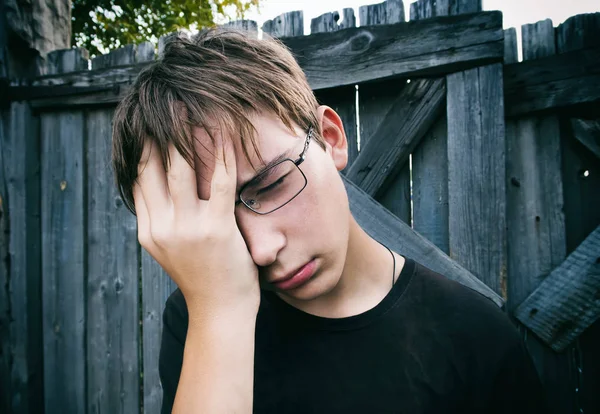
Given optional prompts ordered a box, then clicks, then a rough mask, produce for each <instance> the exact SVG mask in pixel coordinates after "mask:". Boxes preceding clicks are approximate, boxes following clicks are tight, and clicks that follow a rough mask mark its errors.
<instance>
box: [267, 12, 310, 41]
mask: <svg viewBox="0 0 600 414" xmlns="http://www.w3.org/2000/svg"><path fill="white" fill-rule="evenodd" d="M262 31H263V32H264V33H267V34H269V35H270V36H272V37H277V38H279V37H289V36H303V35H304V13H303V12H302V10H298V11H293V12H288V13H284V14H281V15H279V16H277V17H275V18H274V19H272V20H267V21H266V22H264V23H263V25H262Z"/></svg>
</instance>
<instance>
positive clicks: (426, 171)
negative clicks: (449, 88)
mask: <svg viewBox="0 0 600 414" xmlns="http://www.w3.org/2000/svg"><path fill="white" fill-rule="evenodd" d="M438 5H439V2H437V1H435V0H421V1H419V2H417V3H413V4H412V5H411V17H410V18H411V20H421V19H430V18H432V17H434V16H436V15H437V13H438V10H437V7H438ZM413 6H414V7H413ZM442 6H443V5H442ZM440 12H441V13H444V14H448V10H440ZM444 112H445V111H444ZM447 129H448V122H447V117H446V115H445V114H444V115H443V116H441V117H439V118H438V119H437V120H436V121H435V123H434V125H433V126H432V127H431V129H430V130H429V131H428V132H427V134H426V135H425V136H424V137H423V139H422V140H421V142H420V143H419V144H418V145H417V147H416V148H415V149H414V151H413V154H412V181H413V200H412V201H413V203H412V211H413V223H412V225H413V229H415V230H416V231H418V232H419V233H420V234H421V235H422V236H424V237H425V238H427V239H428V240H429V241H431V242H432V243H433V244H435V245H436V246H437V247H439V248H440V249H441V250H442V251H443V252H445V253H446V254H448V253H449V248H448V239H449V235H448V231H449V228H448V139H447V135H448V134H447Z"/></svg>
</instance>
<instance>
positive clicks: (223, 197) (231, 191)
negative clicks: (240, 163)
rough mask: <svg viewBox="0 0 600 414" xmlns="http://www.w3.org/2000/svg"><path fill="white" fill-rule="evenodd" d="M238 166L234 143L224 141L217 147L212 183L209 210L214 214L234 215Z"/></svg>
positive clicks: (217, 144) (218, 143)
mask: <svg viewBox="0 0 600 414" xmlns="http://www.w3.org/2000/svg"><path fill="white" fill-rule="evenodd" d="M236 183H237V165H236V159H235V150H234V147H233V143H232V142H231V141H230V140H228V139H222V140H220V142H217V143H216V145H215V170H214V173H213V176H212V180H211V183H210V199H209V200H208V205H209V207H208V208H209V209H210V210H211V211H212V212H213V214H216V215H221V214H233V211H234V209H235V196H236V195H235V193H236Z"/></svg>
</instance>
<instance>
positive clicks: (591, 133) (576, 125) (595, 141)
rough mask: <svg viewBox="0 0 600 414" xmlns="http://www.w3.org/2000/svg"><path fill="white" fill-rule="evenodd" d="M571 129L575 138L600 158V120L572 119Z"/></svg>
mask: <svg viewBox="0 0 600 414" xmlns="http://www.w3.org/2000/svg"><path fill="white" fill-rule="evenodd" d="M571 128H573V135H574V136H575V138H576V139H577V140H578V141H579V142H581V143H582V144H583V145H585V147H586V148H587V149H589V150H590V151H591V152H592V153H593V154H594V155H595V156H596V157H598V158H600V120H591V119H581V118H572V119H571Z"/></svg>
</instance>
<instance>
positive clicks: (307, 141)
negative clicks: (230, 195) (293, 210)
mask: <svg viewBox="0 0 600 414" xmlns="http://www.w3.org/2000/svg"><path fill="white" fill-rule="evenodd" d="M313 132H314V129H313V128H312V127H310V128H309V129H308V132H307V133H306V139H305V141H304V148H303V149H302V152H301V153H300V156H299V157H298V158H297V159H296V160H292V159H291V158H284V159H283V160H281V161H279V162H278V163H277V164H274V165H272V166H271V167H269V168H268V169H267V170H265V171H263V172H261V173H260V174H259V175H257V176H256V177H254V178H253V179H252V180H250V181H249V182H247V183H246V184H244V185H243V186H242V188H240V191H239V194H240V198H239V200H237V201H236V202H235V205H236V207H237V206H238V205H239V204H240V203H241V204H243V205H244V206H245V207H246V208H248V209H249V210H250V211H252V212H253V213H256V214H259V215H261V216H264V215H267V214H271V213H272V212H274V211H277V210H279V209H280V208H282V207H284V206H286V205H287V204H289V203H290V202H291V201H292V200H293V199H295V198H296V197H298V195H299V194H300V193H301V192H302V191H304V189H305V188H306V186H307V185H308V178H306V175H305V174H304V171H302V170H301V169H300V164H302V163H303V162H304V160H305V159H306V152H307V151H308V145H309V144H310V140H311V138H312V137H313ZM287 161H291V162H293V163H294V165H295V166H296V168H298V171H300V174H302V177H304V185H303V186H302V188H301V189H300V190H299V191H298V192H297V193H296V194H295V195H294V196H293V197H292V198H290V199H289V200H288V201H286V202H285V203H283V204H282V205H280V206H279V207H277V208H275V209H273V210H271V211H267V212H266V213H262V212H260V211H256V210H254V209H253V208H252V207H250V206H249V205H248V203H246V201H244V200H243V199H242V197H241V195H242V193H243V192H244V190H245V189H246V187H248V186H249V185H250V184H252V182H253V181H254V180H256V179H257V178H259V177H260V176H261V175H263V174H265V173H266V172H267V171H269V170H270V169H272V168H275V167H277V166H278V165H281V164H283V163H284V162H287Z"/></svg>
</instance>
